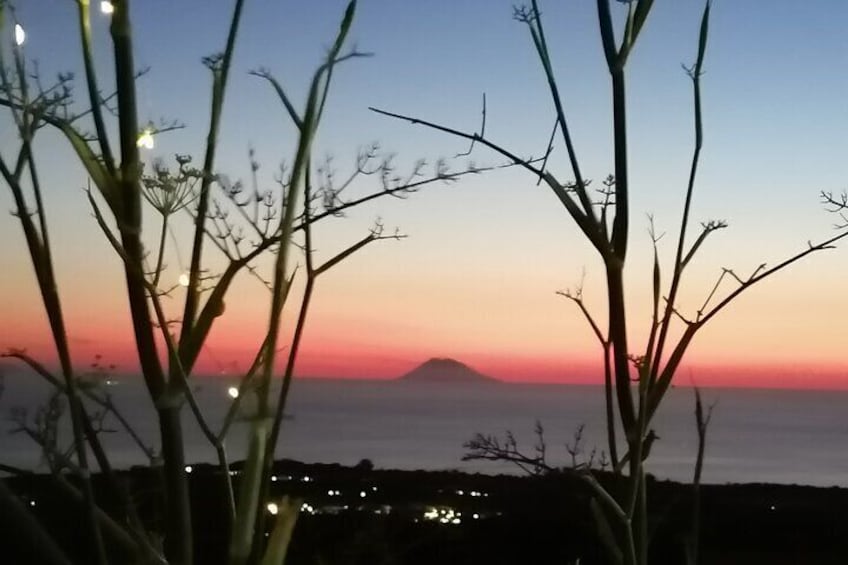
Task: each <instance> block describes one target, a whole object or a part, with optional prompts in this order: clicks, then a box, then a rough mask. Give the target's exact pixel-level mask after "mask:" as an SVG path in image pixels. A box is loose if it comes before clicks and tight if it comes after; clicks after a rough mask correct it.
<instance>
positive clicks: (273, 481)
mask: <svg viewBox="0 0 848 565" xmlns="http://www.w3.org/2000/svg"><path fill="white" fill-rule="evenodd" d="M271 482H272V483H276V482H277V475H271Z"/></svg>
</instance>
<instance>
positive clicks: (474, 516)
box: [471, 512, 480, 520]
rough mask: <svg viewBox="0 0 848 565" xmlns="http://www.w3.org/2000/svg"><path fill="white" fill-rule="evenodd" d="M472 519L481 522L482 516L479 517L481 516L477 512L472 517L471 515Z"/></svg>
mask: <svg viewBox="0 0 848 565" xmlns="http://www.w3.org/2000/svg"><path fill="white" fill-rule="evenodd" d="M471 517H472V518H474V519H475V520H479V519H480V515H479V514H477V513H476V512H475V513H474V514H472V515H471Z"/></svg>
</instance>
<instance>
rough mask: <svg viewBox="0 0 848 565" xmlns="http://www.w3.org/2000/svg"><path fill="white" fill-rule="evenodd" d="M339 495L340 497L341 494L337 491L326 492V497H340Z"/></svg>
mask: <svg viewBox="0 0 848 565" xmlns="http://www.w3.org/2000/svg"><path fill="white" fill-rule="evenodd" d="M341 495H342V492H341V491H339V490H332V489H330V490H328V491H327V496H341Z"/></svg>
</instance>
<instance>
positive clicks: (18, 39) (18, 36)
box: [15, 24, 26, 47]
mask: <svg viewBox="0 0 848 565" xmlns="http://www.w3.org/2000/svg"><path fill="white" fill-rule="evenodd" d="M24 41H26V32H25V31H24V28H23V27H21V24H15V45H17V46H18V47H20V46H21V45H23V44H24Z"/></svg>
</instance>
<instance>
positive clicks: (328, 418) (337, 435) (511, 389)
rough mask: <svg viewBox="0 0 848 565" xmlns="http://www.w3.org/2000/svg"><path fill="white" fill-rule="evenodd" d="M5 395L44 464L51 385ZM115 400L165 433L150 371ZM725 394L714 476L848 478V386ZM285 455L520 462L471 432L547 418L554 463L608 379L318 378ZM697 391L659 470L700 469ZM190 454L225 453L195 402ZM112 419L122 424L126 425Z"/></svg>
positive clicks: (658, 422) (680, 397) (594, 438)
mask: <svg viewBox="0 0 848 565" xmlns="http://www.w3.org/2000/svg"><path fill="white" fill-rule="evenodd" d="M5 381H6V382H5V391H4V393H3V395H2V397H0V415H2V421H0V462H2V463H6V464H10V465H16V466H23V467H37V466H38V465H39V463H40V461H39V460H40V456H39V452H38V450H37V449H36V448H35V447H34V445H33V443H32V442H31V441H30V440H29V439H27V438H26V437H25V435H24V434H20V433H18V434H10V433H9V430H10V429H11V428H12V427H13V425H12V423H11V422H10V420H9V414H10V412H11V410H12V409H13V407H16V406H28V407H30V416H32V414H33V411H32V408H31V407H33V406H35V405H37V404H38V402H39V401H43V399H44V398H45V397H46V394H47V393H46V388H45V387H44V386H42V384H41V382H40V380H39V379H38V377H36V376H34V375H30V374H23V373H17V372H15V373H11V374H7V375H6V379H5ZM232 384H234V383H231V382H224V381H219V380H214V381H212V380H208V381H204V382H203V383H202V384H201V385H200V387H199V388H198V390H197V397H198V401H199V402H200V404H201V405H202V406H203V407H204V409H205V411H206V413H207V415H208V419H209V421H210V422H211V423H212V424H213V427H214V428H217V425H218V423H219V422H220V421H221V420H222V418H223V414H224V413H225V411H226V408H227V402H228V401H229V398H228V397H227V395H226V388H227V387H228V386H230V385H232ZM109 390H110V391H111V392H112V394H113V397H114V398H115V401H116V403H117V404H118V405H119V406H121V407H122V409H123V410H124V411H125V414H126V416H127V418H128V419H129V420H130V421H131V422H132V423H133V424H134V425H135V426H136V427H137V429H138V431H139V432H140V433H141V435H142V436H143V437H145V438H147V440H148V441H149V442H150V443H151V444H154V445H155V444H156V443H157V440H156V437H157V433H156V428H155V424H154V423H153V419H152V417H151V416H152V414H153V412H152V406H151V403H150V401H149V399H148V398H147V396H146V394H145V393H144V392H143V388H142V385H141V383H140V382H137V381H136V382H133V381H132V380H124V381H122V382H120V383H119V384H117V385H115V386H112V387H109ZM703 396H704V400H705V402H707V403H711V402H715V403H716V406H715V410H714V413H713V419H712V423H711V425H710V428H709V431H708V437H707V451H706V462H705V466H704V473H703V481H704V482H706V483H729V482H773V483H797V484H808V485H819V486H832V485H839V486H848V392H833V391H789V390H742V389H708V390H704V391H703ZM289 406H290V408H289V410H288V412H289V413H290V414H291V415H292V416H293V417H292V418H291V419H289V420H287V421H286V422H285V424H284V427H283V433H282V437H281V440H280V443H279V445H278V455H279V456H280V457H289V458H293V459H299V460H302V461H307V462H339V463H343V464H355V463H357V462H358V461H360V460H361V459H364V458H368V459H370V460H372V461H373V462H374V464H375V465H376V466H377V467H380V468H398V469H428V470H434V469H459V470H463V471H471V472H484V473H499V472H515V471H516V468H515V467H511V466H509V465H508V464H501V463H491V462H484V461H480V462H463V461H461V458H462V455H463V447H462V444H463V442H465V441H467V440H468V439H470V438H471V436H472V435H473V434H474V433H475V432H483V433H491V434H497V435H501V436H502V435H503V433H504V432H505V431H506V430H512V431H513V432H514V434H515V436H516V438H517V439H518V440H519V443H520V445H523V446H524V447H526V448H527V451H528V452H530V451H532V445H533V440H534V436H533V426H534V423H535V421H536V420H537V419H538V420H540V421H541V422H542V424H543V426H544V428H545V436H546V440H547V444H548V454H549V462H551V463H553V464H566V463H567V462H568V461H570V458H569V455H568V453H567V452H566V449H565V443H566V442H570V441H571V439H572V435H573V433H574V431H575V429H576V428H577V427H578V426H580V425H581V424H583V425H584V426H585V430H584V444H585V446H586V448H587V449H591V448H592V447H593V446H597V447H598V449H603V448H605V441H604V439H603V438H604V434H605V432H604V427H603V390H602V388H600V387H594V386H574V385H539V384H527V385H516V384H509V385H507V384H485V385H474V386H469V385H459V386H457V385H451V386H445V385H437V384H429V383H415V384H412V383H397V382H380V381H338V380H319V379H311V380H309V379H307V380H300V381H296V382H295V383H294V386H293V388H292V394H291V397H290V405H289ZM693 408H694V393H693V391H692V390H691V389H689V388H677V389H673V390H671V391H670V394H669V396H668V398H667V400H666V402H665V404H664V405H663V406H662V408H661V409H660V412H659V413H658V415H657V418H656V419H655V422H654V426H653V427H654V428H655V429H656V432H657V434H658V435H659V436H660V439H659V440H657V441H656V442H655V444H654V446H653V449H652V453H651V458H650V464H649V471H650V472H652V473H653V474H655V475H656V476H658V477H662V478H671V479H676V480H681V481H688V480H690V479H691V474H692V467H693V462H694V459H695V450H696V445H697V444H696V433H695V425H694V415H693ZM185 422H186V443H187V451H188V460H189V461H213V460H214V452H213V450H212V449H211V447H209V446H208V444H207V443H206V442H205V440H204V439H203V436H202V435H201V433H200V430H199V428H198V427H197V424H196V423H195V422H194V421H193V419H192V418H191V415H190V414H189V412H188V410H187V409H186V410H185ZM111 427H113V428H115V429H117V426H116V425H112V426H111ZM245 434H246V429H245V426H244V425H236V426H234V427H233V428H232V430H231V432H230V435H229V438H228V440H227V448H228V452H229V453H230V456H231V458H233V459H237V458H240V457H243V455H244V453H245ZM104 443H105V444H106V446H107V448H108V449H109V450H110V453H111V454H112V459H113V463H114V464H115V465H116V466H128V465H131V464H143V463H144V462H145V459H144V457H143V455H142V454H141V453H140V451H139V450H138V449H137V448H136V447H134V446H133V444H132V443H131V442H130V441H129V440H128V438H127V437H126V435H125V434H124V433H122V432H115V433H109V434H105V435H104Z"/></svg>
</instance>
